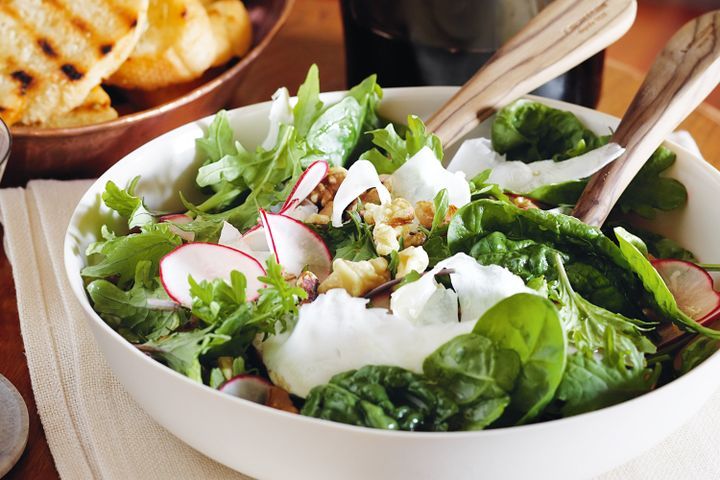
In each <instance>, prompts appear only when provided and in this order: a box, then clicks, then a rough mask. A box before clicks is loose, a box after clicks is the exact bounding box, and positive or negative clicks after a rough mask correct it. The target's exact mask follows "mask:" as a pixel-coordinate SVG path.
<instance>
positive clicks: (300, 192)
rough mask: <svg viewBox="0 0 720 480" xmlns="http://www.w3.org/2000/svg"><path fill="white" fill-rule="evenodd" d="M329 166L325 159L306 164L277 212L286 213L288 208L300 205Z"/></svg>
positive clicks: (321, 178) (323, 176)
mask: <svg viewBox="0 0 720 480" xmlns="http://www.w3.org/2000/svg"><path fill="white" fill-rule="evenodd" d="M329 168H330V167H328V163H327V162H326V161H325V160H318V161H316V162H313V163H311V164H310V165H308V167H307V168H306V169H305V171H304V172H303V173H302V175H300V178H298V181H297V183H296V184H295V186H294V187H293V189H292V191H291V192H290V195H288V198H287V200H285V203H284V204H283V206H282V208H281V209H280V212H279V213H285V214H288V212H289V211H290V210H292V209H294V208H295V207H297V206H298V205H300V203H302V201H303V200H305V199H306V198H307V197H308V195H310V193H312V191H313V190H315V187H317V186H318V185H319V184H320V182H322V180H323V178H325V176H326V175H327V173H328V170H329Z"/></svg>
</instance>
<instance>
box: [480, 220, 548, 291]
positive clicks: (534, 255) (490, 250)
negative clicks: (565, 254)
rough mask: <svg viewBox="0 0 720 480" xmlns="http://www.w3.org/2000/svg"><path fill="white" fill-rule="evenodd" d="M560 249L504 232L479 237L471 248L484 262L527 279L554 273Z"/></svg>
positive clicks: (482, 262) (481, 261)
mask: <svg viewBox="0 0 720 480" xmlns="http://www.w3.org/2000/svg"><path fill="white" fill-rule="evenodd" d="M555 253H557V250H555V249H554V248H552V247H549V246H548V245H545V244H542V243H537V242H534V241H532V240H511V239H509V238H507V236H506V235H505V234H504V233H502V232H493V233H491V234H489V235H487V236H485V237H482V238H481V239H479V240H478V241H477V242H475V244H474V245H473V246H472V248H471V249H470V250H469V251H468V254H469V255H471V256H472V257H473V258H475V260H477V261H478V262H479V263H481V264H483V265H500V266H502V267H505V268H507V269H508V270H510V271H511V272H512V273H514V274H515V275H518V276H520V277H522V279H523V280H525V281H526V282H527V281H529V280H531V279H533V278H537V277H543V276H548V274H551V273H553V268H552V259H553V255H554V254H555Z"/></svg>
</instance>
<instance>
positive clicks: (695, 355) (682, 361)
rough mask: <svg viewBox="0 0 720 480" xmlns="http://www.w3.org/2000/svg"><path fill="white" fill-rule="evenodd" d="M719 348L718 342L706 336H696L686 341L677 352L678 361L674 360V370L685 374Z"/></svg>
mask: <svg viewBox="0 0 720 480" xmlns="http://www.w3.org/2000/svg"><path fill="white" fill-rule="evenodd" d="M718 349H720V343H719V342H718V341H717V340H715V339H713V338H708V337H698V338H695V339H694V340H692V341H691V342H690V343H688V344H687V345H686V346H685V347H683V349H682V350H680V353H678V357H679V358H678V359H677V360H679V361H676V362H675V365H676V368H675V369H676V370H677V371H678V372H679V373H680V374H681V375H685V374H686V373H688V372H689V371H690V370H692V369H693V368H695V367H697V366H698V365H700V364H701V363H702V362H704V361H705V360H707V359H708V358H710V357H711V356H712V355H714V354H715V352H717V351H718Z"/></svg>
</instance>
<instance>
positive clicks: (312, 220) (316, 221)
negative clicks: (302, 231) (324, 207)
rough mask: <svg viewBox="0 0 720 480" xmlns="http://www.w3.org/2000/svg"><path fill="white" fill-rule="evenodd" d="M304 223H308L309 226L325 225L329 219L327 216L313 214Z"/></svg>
mask: <svg viewBox="0 0 720 480" xmlns="http://www.w3.org/2000/svg"><path fill="white" fill-rule="evenodd" d="M305 223H309V224H311V225H327V224H328V223H330V217H329V216H328V215H320V214H319V213H313V214H311V215H310V216H309V217H308V218H306V219H305Z"/></svg>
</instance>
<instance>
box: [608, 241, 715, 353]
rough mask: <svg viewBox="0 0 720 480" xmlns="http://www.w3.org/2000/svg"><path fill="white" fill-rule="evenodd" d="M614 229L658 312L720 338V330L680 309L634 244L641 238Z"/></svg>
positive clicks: (698, 331)
mask: <svg viewBox="0 0 720 480" xmlns="http://www.w3.org/2000/svg"><path fill="white" fill-rule="evenodd" d="M614 231H615V236H616V237H617V240H618V243H619V245H620V251H621V252H622V254H623V256H624V257H625V258H626V260H627V262H628V264H629V265H630V267H631V268H632V270H633V271H634V272H635V274H637V276H638V277H639V278H640V281H641V282H642V285H643V287H644V288H645V290H646V291H647V292H648V293H649V294H650V299H651V302H652V304H653V306H654V307H655V308H656V310H657V313H658V314H659V315H660V316H661V317H663V318H664V319H665V320H668V321H672V322H673V323H674V324H675V325H677V326H678V327H680V328H682V329H684V330H689V331H693V332H696V333H699V334H702V335H704V336H706V337H709V338H714V339H720V330H713V329H712V328H708V327H705V326H702V325H700V324H699V323H697V322H696V321H695V320H693V319H692V318H690V317H689V316H687V315H686V314H685V313H683V311H682V310H680V308H679V307H678V305H677V302H676V301H675V297H673V294H672V293H671V292H670V290H669V289H668V287H667V285H665V282H664V281H663V279H662V277H661V276H660V274H659V273H658V272H657V270H655V268H654V267H653V266H652V264H651V263H650V262H649V261H648V259H647V258H646V257H645V255H643V254H642V252H641V251H640V250H638V248H637V247H636V246H635V245H634V243H636V242H638V241H640V242H641V240H640V239H638V238H637V237H635V236H634V235H632V234H630V233H629V232H628V231H627V230H625V229H624V228H622V227H617V228H615V230H614Z"/></svg>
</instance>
